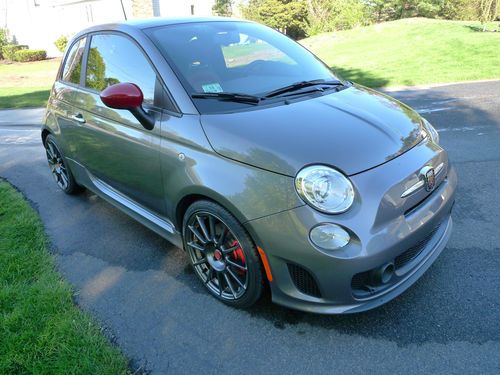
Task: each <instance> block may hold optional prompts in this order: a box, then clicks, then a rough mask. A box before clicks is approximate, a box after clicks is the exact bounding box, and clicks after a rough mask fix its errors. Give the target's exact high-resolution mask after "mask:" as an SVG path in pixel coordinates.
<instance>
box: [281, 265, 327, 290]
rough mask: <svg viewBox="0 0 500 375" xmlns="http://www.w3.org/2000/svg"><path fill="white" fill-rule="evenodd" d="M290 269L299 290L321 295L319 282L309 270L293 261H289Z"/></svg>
mask: <svg viewBox="0 0 500 375" xmlns="http://www.w3.org/2000/svg"><path fill="white" fill-rule="evenodd" d="M288 271H289V272H290V276H291V277H292V280H293V283H294V284H295V286H296V287H297V289H298V290H300V291H301V292H302V293H304V294H308V295H310V296H313V297H318V298H320V297H321V292H320V291H319V288H318V284H317V283H316V281H315V280H314V278H313V277H312V275H311V274H310V273H309V272H308V271H306V270H305V269H304V268H302V267H300V266H297V265H296V264H291V263H288Z"/></svg>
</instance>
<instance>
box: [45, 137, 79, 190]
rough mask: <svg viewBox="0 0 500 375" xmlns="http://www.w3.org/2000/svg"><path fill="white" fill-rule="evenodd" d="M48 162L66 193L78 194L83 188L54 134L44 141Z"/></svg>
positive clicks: (58, 183)
mask: <svg viewBox="0 0 500 375" xmlns="http://www.w3.org/2000/svg"><path fill="white" fill-rule="evenodd" d="M44 146H45V153H46V155H47V162H48V163H49V168H50V172H51V173H52V176H53V177H54V180H55V181H56V183H57V186H59V187H60V188H61V190H62V191H64V192H65V193H66V194H76V193H79V192H80V191H82V190H83V188H82V187H81V186H80V185H78V184H77V183H76V181H75V178H74V177H73V174H72V173H71V171H70V170H69V168H68V166H67V165H66V163H65V161H64V158H63V156H62V153H61V151H60V149H59V147H58V146H57V143H56V139H55V137H54V136H53V135H52V134H49V135H47V137H46V138H45V142H44Z"/></svg>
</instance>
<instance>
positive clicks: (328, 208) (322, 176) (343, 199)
mask: <svg viewBox="0 0 500 375" xmlns="http://www.w3.org/2000/svg"><path fill="white" fill-rule="evenodd" d="M295 188H296V189H297V192H298V193H299V195H300V196H301V198H302V199H303V200H304V201H305V202H306V203H307V204H309V205H310V206H312V207H313V208H315V209H317V210H318V211H321V212H324V213H327V214H339V213H342V212H345V211H347V210H348V209H349V208H350V207H351V205H352V202H353V201H354V188H353V186H352V183H351V181H349V180H348V179H347V177H345V176H344V175H343V174H342V173H340V172H339V171H337V170H335V169H333V168H330V167H327V166H325V165H311V166H309V167H305V168H303V169H302V170H301V171H300V172H299V173H298V174H297V177H295Z"/></svg>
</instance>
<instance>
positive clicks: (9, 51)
mask: <svg viewBox="0 0 500 375" xmlns="http://www.w3.org/2000/svg"><path fill="white" fill-rule="evenodd" d="M23 49H28V46H25V45H22V44H6V45H5V46H3V47H2V55H3V58H4V59H7V60H15V57H14V55H15V53H16V51H19V50H23Z"/></svg>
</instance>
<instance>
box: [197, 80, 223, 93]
mask: <svg viewBox="0 0 500 375" xmlns="http://www.w3.org/2000/svg"><path fill="white" fill-rule="evenodd" d="M201 88H202V89H203V92H222V91H224V90H222V87H221V85H220V84H219V83H217V82H214V83H207V84H205V85H201Z"/></svg>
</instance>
